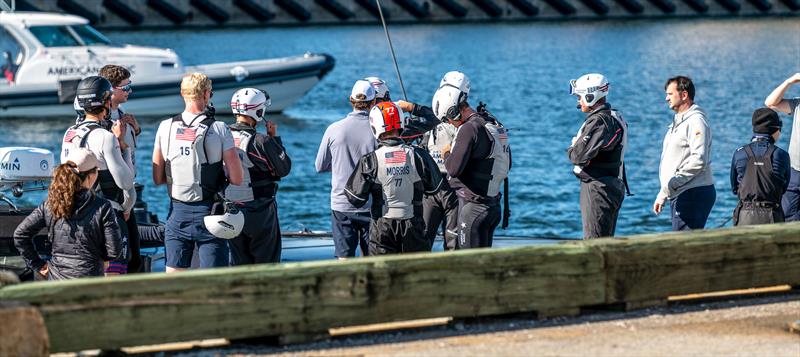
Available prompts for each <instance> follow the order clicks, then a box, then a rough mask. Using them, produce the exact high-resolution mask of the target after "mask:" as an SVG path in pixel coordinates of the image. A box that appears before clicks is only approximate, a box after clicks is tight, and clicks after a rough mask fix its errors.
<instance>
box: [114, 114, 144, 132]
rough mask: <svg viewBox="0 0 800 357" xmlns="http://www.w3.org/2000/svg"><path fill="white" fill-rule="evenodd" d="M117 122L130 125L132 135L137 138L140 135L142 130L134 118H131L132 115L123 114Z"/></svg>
mask: <svg viewBox="0 0 800 357" xmlns="http://www.w3.org/2000/svg"><path fill="white" fill-rule="evenodd" d="M119 120H120V121H122V122H125V124H128V125H130V126H131V128H133V133H134V134H135V135H137V136H138V135H139V134H141V133H142V128H141V127H140V126H139V122H138V121H136V117H135V116H133V114H124V115H123V116H122V118H120V119H119Z"/></svg>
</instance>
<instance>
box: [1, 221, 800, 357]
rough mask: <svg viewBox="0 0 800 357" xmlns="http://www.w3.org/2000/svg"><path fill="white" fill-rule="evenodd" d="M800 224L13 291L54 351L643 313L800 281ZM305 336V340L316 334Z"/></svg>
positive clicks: (6, 296) (7, 293) (5, 296)
mask: <svg viewBox="0 0 800 357" xmlns="http://www.w3.org/2000/svg"><path fill="white" fill-rule="evenodd" d="M798 261H800V222H795V223H787V224H776V225H768V226H750V227H739V228H733V229H722V230H709V231H692V232H682V233H666V234H651V235H642V236H637V237H628V238H622V239H600V240H592V241H581V242H570V243H562V244H558V245H548V246H529V247H518V248H510V249H475V250H467V251H456V252H445V253H437V254H414V255H395V256H383V257H368V258H360V259H352V260H347V261H343V262H339V261H322V262H305V263H290V264H282V265H259V266H246V267H235V268H223V269H211V270H200V271H192V272H186V273H183V274H177V275H164V274H147V275H131V276H124V277H116V278H91V279H78V280H72V281H62V282H37V283H28V284H18V285H12V286H5V287H2V288H0V300H17V301H24V302H27V303H30V304H31V305H32V306H35V307H38V310H39V311H40V313H41V314H42V316H43V317H44V320H45V322H46V325H47V331H48V333H49V336H50V343H51V351H52V352H65V351H78V350H83V349H97V348H103V349H114V348H120V347H126V346H137V345H147V344H157V343H167V342H177V341H187V340H198V339H208V338H220V337H224V338H228V339H242V338H252V337H261V336H283V337H284V338H283V340H284V341H286V339H287V338H291V337H292V336H295V337H297V336H300V337H303V336H315V335H318V334H320V333H327V331H329V330H330V329H334V328H340V327H347V326H358V325H365V324H374V323H386V322H394V321H407V320H413V319H424V318H442V317H444V318H450V317H452V318H470V317H479V316H489V315H502V314H515V313H530V312H536V313H537V314H538V315H539V316H554V315H563V314H576V313H578V312H579V311H580V308H581V307H587V306H597V305H604V304H605V305H611V304H619V303H624V304H626V306H637V305H642V304H645V303H648V302H653V301H665V300H664V299H666V298H668V297H669V296H675V295H682V294H697V293H707V292H714V291H723V290H731V289H747V288H754V287H765V286H775V285H793V286H798V285H800V273H798V269H797V262H798ZM304 338H305V337H304Z"/></svg>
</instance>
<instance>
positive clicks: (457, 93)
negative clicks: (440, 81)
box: [431, 85, 467, 122]
mask: <svg viewBox="0 0 800 357" xmlns="http://www.w3.org/2000/svg"><path fill="white" fill-rule="evenodd" d="M466 97H467V96H466V94H465V93H464V92H462V91H461V90H460V89H458V88H457V87H453V86H449V85H446V86H443V87H441V88H439V89H438V90H437V91H436V93H434V94H433V102H432V103H431V108H432V109H433V114H434V115H436V118H438V119H439V120H441V121H442V122H445V121H447V119H450V120H459V118H460V116H461V111H460V110H458V105H459V104H461V103H462V102H463V101H465V100H466Z"/></svg>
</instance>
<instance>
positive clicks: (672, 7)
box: [16, 0, 800, 29]
mask: <svg viewBox="0 0 800 357" xmlns="http://www.w3.org/2000/svg"><path fill="white" fill-rule="evenodd" d="M16 5H17V10H18V11H28V10H36V11H51V12H62V13H72V14H76V15H79V16H83V17H85V18H87V19H89V21H90V22H91V23H92V24H93V25H95V26H97V27H99V28H124V29H131V28H175V27H210V26H211V27H226V26H302V25H309V24H314V25H321V24H325V25H336V24H372V23H376V22H377V21H378V7H377V5H376V2H375V0H169V1H167V0H102V1H101V0H91V1H79V0H58V1H54V0H16ZM381 8H382V9H383V13H384V16H385V17H386V18H387V20H389V21H390V22H392V23H442V22H491V21H539V20H546V21H567V20H571V19H616V18H698V17H752V16H767V17H770V16H797V15H800V0H382V1H381Z"/></svg>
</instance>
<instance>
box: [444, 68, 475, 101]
mask: <svg viewBox="0 0 800 357" xmlns="http://www.w3.org/2000/svg"><path fill="white" fill-rule="evenodd" d="M444 86H452V87H456V88H458V89H459V90H460V91H462V92H464V94H465V95H468V94H469V77H467V75H466V74H464V73H461V72H459V71H450V72H447V73H445V74H444V77H442V81H441V82H439V88H442V87H444Z"/></svg>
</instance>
